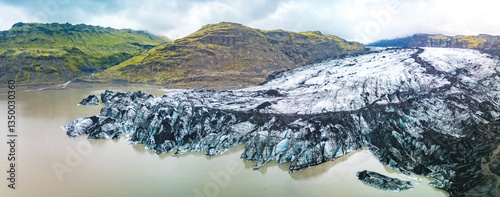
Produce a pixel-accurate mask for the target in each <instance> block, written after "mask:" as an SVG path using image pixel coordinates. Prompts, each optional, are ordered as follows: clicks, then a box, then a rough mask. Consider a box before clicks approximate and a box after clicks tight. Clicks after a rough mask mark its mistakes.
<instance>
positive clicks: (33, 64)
mask: <svg viewBox="0 0 500 197" xmlns="http://www.w3.org/2000/svg"><path fill="white" fill-rule="evenodd" d="M168 42H170V40H169V39H167V38H165V37H158V36H154V35H152V34H149V33H146V32H144V31H134V30H129V29H121V30H118V29H112V28H104V27H99V26H91V25H84V24H79V25H71V24H68V23H66V24H59V23H51V24H40V23H17V24H14V25H13V26H12V28H11V29H9V30H7V31H1V32H0V81H1V82H5V81H8V80H11V79H15V80H16V81H17V83H18V84H52V83H60V82H66V81H68V80H74V79H76V78H77V77H80V76H83V75H90V74H93V73H97V72H100V71H102V70H105V69H107V68H110V67H113V66H115V65H118V64H120V63H121V62H123V61H125V60H128V59H130V58H131V57H133V56H136V55H138V54H140V53H141V52H145V51H147V50H149V49H151V48H153V47H155V46H158V45H159V44H162V43H168Z"/></svg>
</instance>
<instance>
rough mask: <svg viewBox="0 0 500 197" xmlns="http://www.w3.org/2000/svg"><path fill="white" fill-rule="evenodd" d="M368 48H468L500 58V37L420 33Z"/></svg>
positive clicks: (382, 42)
mask: <svg viewBox="0 0 500 197" xmlns="http://www.w3.org/2000/svg"><path fill="white" fill-rule="evenodd" d="M367 46H378V47H443V48H467V49H477V50H481V51H483V52H486V53H489V54H492V55H497V56H500V36H495V35H488V34H478V35H477V36H471V35H456V36H447V35H443V34H423V33H418V34H414V35H413V36H408V37H402V38H395V39H386V40H380V41H376V42H374V43H370V44H367Z"/></svg>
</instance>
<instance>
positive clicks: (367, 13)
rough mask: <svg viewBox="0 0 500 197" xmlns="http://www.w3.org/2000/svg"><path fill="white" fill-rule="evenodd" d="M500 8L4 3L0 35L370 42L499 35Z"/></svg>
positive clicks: (271, 2)
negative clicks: (232, 31) (73, 31)
mask: <svg viewBox="0 0 500 197" xmlns="http://www.w3.org/2000/svg"><path fill="white" fill-rule="evenodd" d="M499 8H500V1H498V0H474V1H471V0H466V1H463V0H309V1H305V0H303V1H299V0H253V1H251V0H193V1H189V0H142V1H138V0H77V1H70V0H0V30H8V29H9V28H10V27H11V26H12V25H13V24H15V23H17V22H39V23H52V22H58V23H67V22H68V23H71V24H81V23H84V24H89V25H99V26H103V27H112V28H118V29H122V28H130V29H135V30H145V31H147V32H150V33H152V34H156V35H160V36H167V37H168V38H170V39H178V38H182V37H184V36H187V35H189V34H190V33H193V32H195V31H196V30H198V29H199V28H201V27H202V26H203V25H205V24H212V23H219V22H223V21H224V22H236V23H240V24H243V25H246V26H249V27H252V28H258V29H264V30H274V29H283V30H287V31H295V32H302V31H321V32H322V33H323V34H332V35H337V36H339V37H342V38H344V39H347V40H352V41H358V42H362V43H370V42H374V41H377V40H380V39H391V38H398V37H405V36H411V35H413V34H415V33H429V34H438V33H440V34H444V35H451V36H453V35H477V34H492V35H500V20H499V19H500V12H499V11H498V9H499Z"/></svg>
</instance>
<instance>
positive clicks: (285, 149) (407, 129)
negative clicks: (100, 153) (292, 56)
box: [63, 48, 500, 196]
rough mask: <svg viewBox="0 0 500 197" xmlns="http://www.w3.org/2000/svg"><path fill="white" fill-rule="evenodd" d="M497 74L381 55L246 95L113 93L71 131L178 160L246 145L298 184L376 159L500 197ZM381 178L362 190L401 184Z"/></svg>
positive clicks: (436, 181)
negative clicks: (316, 169)
mask: <svg viewBox="0 0 500 197" xmlns="http://www.w3.org/2000/svg"><path fill="white" fill-rule="evenodd" d="M499 63H500V60H499V59H498V58H494V57H492V56H491V55H488V54H484V53H481V52H479V51H476V50H470V49H449V48H425V49H421V48H420V49H415V48H404V49H401V48H396V49H387V50H380V51H375V52H372V53H367V54H362V55H358V56H353V57H346V58H338V59H332V60H328V61H323V62H320V63H316V64H312V65H308V66H303V67H300V68H297V69H293V70H290V71H286V72H282V73H280V74H277V75H276V76H274V79H272V80H269V81H268V82H266V83H265V84H262V85H258V86H253V87H250V88H246V89H239V90H230V91H229V90H226V91H216V90H210V91H209V90H179V91H174V92H171V93H168V94H165V95H163V96H161V97H155V96H153V95H148V94H145V93H143V92H135V93H131V92H127V93H115V92H112V91H106V92H104V93H102V94H101V101H102V102H103V103H104V104H105V107H103V108H102V109H101V111H100V113H99V114H96V115H95V116H90V117H83V118H79V119H77V120H75V121H73V122H72V123H70V124H68V125H66V126H65V127H63V128H64V129H65V130H67V134H68V135H69V136H70V137H76V136H80V135H88V139H96V138H106V139H115V138H120V137H125V138H127V141H129V142H130V143H133V144H135V143H143V144H145V147H146V149H148V150H152V151H154V152H156V153H158V154H160V153H168V152H170V153H171V154H173V155H174V156H176V155H181V154H183V153H186V152H190V151H193V152H196V151H205V155H206V156H208V157H211V156H215V155H217V154H221V153H224V152H225V151H227V150H229V149H231V148H233V147H236V146H238V145H240V144H244V146H245V149H244V150H243V151H242V154H241V157H242V158H244V159H246V160H250V161H254V162H255V163H254V167H253V168H254V169H258V168H261V167H263V166H264V165H265V164H266V163H269V162H271V163H276V164H277V165H278V164H283V163H289V164H290V165H286V166H287V167H288V169H289V172H297V171H300V170H305V169H307V168H309V167H311V166H315V165H320V164H322V163H325V162H329V161H332V160H336V159H337V158H340V157H342V156H344V155H346V154H348V153H351V152H353V151H356V150H360V149H363V147H367V148H368V149H369V150H370V151H371V152H372V153H373V154H374V155H375V156H376V157H377V158H378V159H379V161H380V162H381V163H382V164H384V165H385V166H387V167H390V168H392V169H394V170H397V171H399V172H402V173H404V174H407V175H410V176H413V175H414V174H418V175H424V176H427V177H428V178H430V179H431V180H432V182H431V183H430V185H431V186H433V187H436V188H441V189H445V190H446V191H448V192H450V196H500V190H498V183H499V182H500V154H499V153H500V151H499V150H500V149H499V145H500V103H499V101H500V69H499V65H500V64H499ZM124 133H127V135H122V134H124ZM214 159H217V158H214ZM186 167H187V166H186ZM131 170H133V169H131ZM187 170H189V169H187ZM362 174H364V173H362V172H360V173H359V174H358V177H359V178H360V179H364V178H366V177H364V178H363V176H364V175H362ZM365 174H366V173H365ZM370 174H371V175H370ZM360 175H361V176H360ZM372 175H373V177H369V178H375V180H373V179H372V181H370V180H368V181H367V180H366V179H364V182H365V183H366V182H369V183H370V185H375V186H376V187H377V188H388V187H387V184H389V186H390V185H391V184H392V183H390V182H394V183H397V182H398V180H397V179H391V178H387V177H380V176H377V175H376V173H369V174H368V176H372ZM352 176H353V177H354V176H356V174H352ZM377 177H378V178H377ZM332 178H335V177H332ZM408 178H411V177H408ZM413 178H415V177H413ZM388 181H389V182H388ZM410 181H411V182H414V184H419V182H418V181H416V179H408V180H405V183H408V184H403V185H400V187H396V188H394V189H390V188H389V190H393V191H398V190H403V189H408V186H409V185H412V184H411V183H409V182H410ZM379 184H380V185H379ZM420 184H422V183H420ZM405 185H406V186H405ZM391 187H392V186H391ZM356 189H363V188H356ZM407 194H410V193H407ZM402 195H405V194H402Z"/></svg>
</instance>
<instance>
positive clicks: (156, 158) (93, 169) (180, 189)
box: [0, 86, 448, 197]
mask: <svg viewBox="0 0 500 197" xmlns="http://www.w3.org/2000/svg"><path fill="white" fill-rule="evenodd" d="M106 89H110V90H113V91H119V92H127V91H138V90H141V91H144V92H146V93H150V94H153V95H156V96H159V95H162V94H165V93H166V92H165V91H164V90H161V89H159V87H151V86H147V87H145V86H125V87H110V88H88V89H63V90H31V89H27V88H18V89H16V113H17V116H16V118H17V128H18V132H19V135H18V138H17V140H18V143H17V146H18V149H17V155H18V157H17V161H16V163H17V165H18V166H17V169H16V171H17V177H16V178H17V179H16V189H15V190H12V189H10V188H8V187H7V184H8V181H7V180H6V178H7V176H8V174H7V173H2V174H3V175H2V177H4V178H2V181H1V182H2V184H3V186H2V187H1V189H0V195H1V196H47V197H48V196H50V197H52V196H448V194H447V193H446V192H445V191H443V190H438V189H434V188H432V187H430V186H428V185H427V183H429V182H430V180H428V179H426V178H425V177H421V176H407V175H404V174H401V173H399V172H396V171H394V170H392V169H390V168H387V167H384V166H383V165H382V164H380V162H379V161H378V160H377V159H376V158H375V157H374V156H373V154H372V153H371V152H369V151H368V150H366V149H363V150H359V151H355V152H353V153H350V154H348V155H345V156H343V157H341V158H339V159H337V160H335V161H331V162H326V163H324V164H321V165H318V166H314V167H311V168H308V169H306V170H303V171H300V172H297V173H291V174H290V173H288V165H289V164H282V165H278V166H277V165H275V163H274V162H269V163H267V164H266V165H265V166H263V167H262V168H260V169H259V170H253V169H252V167H253V165H254V163H255V162H254V161H245V160H244V159H241V158H240V156H241V153H242V152H243V149H244V148H243V146H242V145H240V146H238V147H236V148H233V149H231V150H229V151H227V152H225V153H224V154H222V155H217V156H215V157H212V158H207V157H205V156H204V152H195V153H185V154H184V155H181V156H177V157H174V156H171V154H172V152H170V153H165V154H160V155H158V154H156V153H153V152H152V151H150V150H146V149H145V148H144V147H145V146H144V145H141V144H137V145H130V144H128V143H127V142H126V138H124V137H122V138H121V139H119V140H103V139H99V140H87V139H86V136H80V137H76V138H69V137H68V136H67V135H66V133H65V131H63V130H62V129H61V126H63V125H66V124H68V123H70V122H71V121H73V120H75V119H78V118H80V117H86V116H91V115H95V114H98V113H99V111H100V109H101V108H102V107H103V105H102V104H101V105H100V106H95V107H88V106H77V105H76V104H77V103H78V102H80V101H81V100H82V99H83V98H86V97H87V96H88V95H90V94H95V95H99V94H100V93H102V92H104V91H105V90H106ZM6 92H7V89H5V88H3V89H1V90H0V111H2V112H6V111H7V110H6V109H7V102H6V100H7V96H6V95H7V94H6ZM0 119H1V120H4V121H1V124H2V127H3V128H6V121H7V114H6V113H1V114H0ZM0 138H2V141H4V142H5V141H6V133H5V132H3V133H2V135H1V137H0ZM0 154H1V155H4V157H2V158H1V161H2V162H1V163H0V168H1V169H3V171H7V170H8V166H7V163H8V162H7V156H6V155H7V154H8V150H7V144H6V143H2V146H1V148H0ZM361 170H370V171H375V172H379V173H381V174H384V175H388V176H391V177H395V178H400V179H402V180H411V181H413V182H414V184H415V188H414V189H413V190H410V191H402V192H399V193H394V192H389V191H383V190H379V189H376V188H374V187H371V186H367V185H365V184H363V183H362V182H361V181H359V180H357V177H356V172H358V171H361Z"/></svg>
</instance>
